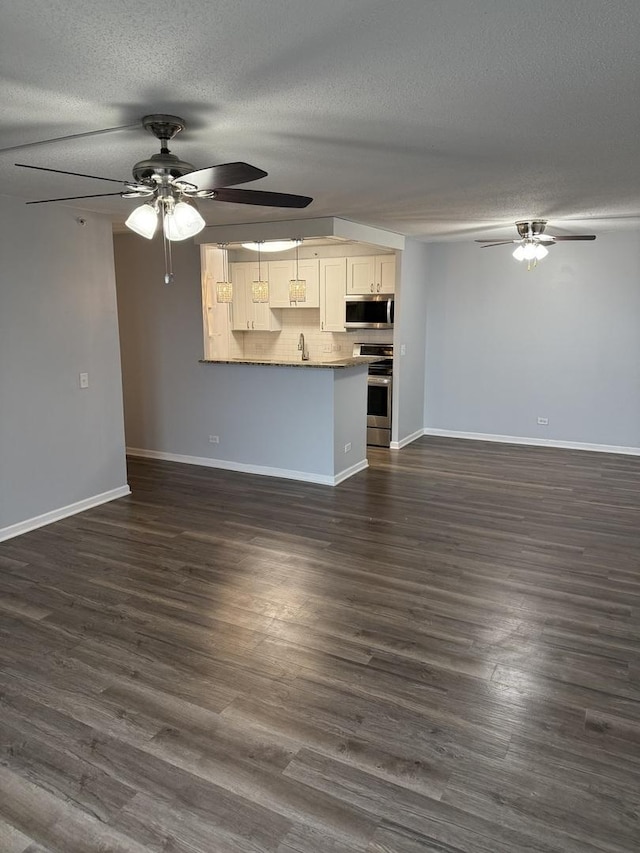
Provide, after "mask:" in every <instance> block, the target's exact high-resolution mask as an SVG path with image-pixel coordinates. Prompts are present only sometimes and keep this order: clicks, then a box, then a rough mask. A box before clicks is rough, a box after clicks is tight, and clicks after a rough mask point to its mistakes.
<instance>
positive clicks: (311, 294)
mask: <svg viewBox="0 0 640 853" xmlns="http://www.w3.org/2000/svg"><path fill="white" fill-rule="evenodd" d="M295 277H296V262H295V260H285V261H269V305H270V306H271V308H318V307H319V305H320V264H319V261H318V260H317V258H310V259H304V260H301V261H299V262H298V277H299V278H300V279H302V280H304V281H305V282H306V291H307V292H306V299H305V300H304V302H292V301H291V300H290V299H289V282H290V281H291V279H294V278H295Z"/></svg>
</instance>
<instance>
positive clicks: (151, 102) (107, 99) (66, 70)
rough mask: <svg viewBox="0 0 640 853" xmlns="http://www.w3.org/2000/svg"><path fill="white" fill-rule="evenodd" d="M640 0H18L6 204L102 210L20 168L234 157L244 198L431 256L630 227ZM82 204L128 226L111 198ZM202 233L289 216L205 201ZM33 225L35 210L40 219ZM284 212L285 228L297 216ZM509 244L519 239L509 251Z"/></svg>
mask: <svg viewBox="0 0 640 853" xmlns="http://www.w3.org/2000/svg"><path fill="white" fill-rule="evenodd" d="M639 41H640V3H639V2H638V0H615V2H610V3H605V2H602V0H562V2H558V0H553V2H549V0H538V2H536V3H530V2H526V3H525V2H522V0H482V2H478V0H398V2H396V3H393V2H389V0H383V2H378V0H349V2H348V3H347V2H344V0H314V2H310V0H269V2H265V0H189V2H179V1H178V0H171V1H170V2H168V0H154V2H146V0H137V2H123V0H110V2H108V3H105V2H103V0H25V2H22V3H15V4H11V5H9V4H8V3H3V4H2V11H1V12H0V68H1V71H0V74H1V77H2V79H1V83H0V85H1V87H2V100H1V103H2V123H1V126H0V149H7V148H9V147H10V146H24V145H25V143H31V142H35V141H38V140H42V139H50V138H52V137H61V136H68V135H72V134H82V133H87V132H89V131H94V130H98V129H102V128H114V127H119V126H122V125H131V124H134V125H136V126H135V127H129V128H128V129H120V130H114V131H112V132H110V133H104V134H98V135H87V136H83V137H79V138H76V139H70V140H66V141H58V142H51V143H49V144H46V145H33V146H26V147H20V148H19V149H16V150H2V151H0V178H1V180H2V192H3V193H4V194H6V195H10V196H15V197H17V198H22V199H38V198H48V197H56V196H70V195H76V194H81V193H91V192H113V191H114V190H117V189H118V188H117V186H115V185H113V184H108V183H105V182H101V181H93V180H89V179H86V178H75V177H68V176H64V175H55V174H46V173H38V172H31V171H30V170H25V169H18V168H16V167H15V166H14V163H15V162H23V163H30V164H33V165H39V166H48V167H50V168H54V169H67V170H72V171H77V172H88V173H92V174H96V175H102V176H105V177H112V178H118V179H120V178H121V179H123V180H125V179H128V178H129V177H130V172H131V167H132V165H133V163H134V162H136V161H137V160H140V159H143V158H145V157H148V156H149V155H150V154H152V153H155V152H156V151H157V150H158V147H157V141H156V140H155V139H154V138H153V137H152V136H150V135H149V134H147V133H146V132H145V131H143V130H142V129H141V128H140V127H139V124H138V123H139V120H140V118H141V117H142V116H143V115H145V114H146V113H152V112H154V113H155V112H158V113H173V114H177V115H179V116H182V117H183V118H184V119H185V120H186V121H187V124H188V127H187V129H186V130H185V131H184V132H183V133H182V134H180V135H179V136H178V137H177V138H176V139H175V140H174V141H173V143H172V145H171V149H172V151H173V152H174V153H176V154H178V156H180V157H181V158H182V159H184V160H187V161H189V162H191V163H193V164H194V165H195V166H196V168H203V167H205V166H210V165H213V164H216V163H224V162H229V161H235V160H244V161H247V162H249V163H252V164H254V165H256V166H258V167H260V168H263V169H265V170H266V171H267V172H268V173H269V176H268V177H267V178H264V179H263V180H261V181H258V182H257V183H255V184H251V185H247V188H255V189H265V190H276V191H280V192H292V193H301V194H304V195H311V196H313V197H314V203H313V204H312V205H311V206H310V207H309V208H307V209H306V210H305V211H302V213H301V215H302V216H313V217H318V216H327V215H335V216H340V217H344V218H349V219H355V220H358V221H361V222H365V223H370V224H372V225H377V226H381V227H384V228H388V229H390V230H393V231H398V232H401V233H403V234H408V235H414V236H417V237H420V238H424V239H444V238H456V239H461V238H467V239H469V238H473V237H477V236H482V235H485V234H487V235H491V236H500V235H501V234H502V233H504V226H505V224H507V223H513V222H514V221H515V220H516V219H522V218H529V217H543V218H546V219H549V220H550V222H551V223H552V224H553V225H555V226H556V228H555V230H556V232H557V233H562V232H563V231H567V230H568V229H570V228H573V229H577V230H579V231H580V230H581V231H591V230H596V231H597V229H606V230H610V229H612V228H617V227H628V226H630V225H634V226H635V225H638V224H640V167H639V150H638V148H639V146H638V139H639V138H640V109H639V108H638V95H639V94H640V52H639V51H638V43H639ZM77 206H78V207H81V208H83V209H86V210H95V211H101V212H107V213H109V214H111V216H112V218H113V220H114V222H122V221H123V220H124V219H125V218H126V216H127V215H128V213H129V211H130V210H131V209H132V207H133V206H134V202H132V201H124V200H121V199H119V198H115V199H113V198H107V199H87V200H86V201H85V202H78V203H77ZM200 207H201V211H202V213H203V215H204V216H205V218H206V219H207V222H208V223H209V224H222V223H233V222H251V221H258V220H260V219H289V218H292V217H291V212H290V211H282V210H277V209H267V208H262V207H254V206H238V205H232V204H223V203H219V202H218V203H216V202H211V201H210V202H203V203H202V204H201V205H200ZM31 209H32V210H37V209H38V208H31ZM296 215H297V214H296ZM510 236H511V235H510Z"/></svg>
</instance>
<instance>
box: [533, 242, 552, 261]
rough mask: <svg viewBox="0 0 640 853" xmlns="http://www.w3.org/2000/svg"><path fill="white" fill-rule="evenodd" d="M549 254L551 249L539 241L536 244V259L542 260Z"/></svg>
mask: <svg viewBox="0 0 640 853" xmlns="http://www.w3.org/2000/svg"><path fill="white" fill-rule="evenodd" d="M548 254H549V250H548V249H547V247H546V246H543V245H542V243H538V245H537V246H536V256H535V257H536V261H541V260H542V259H543V258H546V257H547V255H548Z"/></svg>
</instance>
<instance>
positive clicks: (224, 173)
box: [175, 163, 268, 190]
mask: <svg viewBox="0 0 640 853" xmlns="http://www.w3.org/2000/svg"><path fill="white" fill-rule="evenodd" d="M267 174H268V173H267V172H265V171H264V170H263V169H258V168H257V166H252V165H251V164H249V163H221V164H220V165H219V166H209V168H208V169H198V170H197V171H195V172H189V173H188V174H186V175H182V176H181V177H180V178H178V179H177V180H176V182H175V183H182V182H184V183H187V184H193V185H194V186H196V187H197V188H198V189H199V190H207V189H210V190H215V189H218V187H232V186H235V184H247V183H249V181H257V180H258V179H259V178H266V177H267Z"/></svg>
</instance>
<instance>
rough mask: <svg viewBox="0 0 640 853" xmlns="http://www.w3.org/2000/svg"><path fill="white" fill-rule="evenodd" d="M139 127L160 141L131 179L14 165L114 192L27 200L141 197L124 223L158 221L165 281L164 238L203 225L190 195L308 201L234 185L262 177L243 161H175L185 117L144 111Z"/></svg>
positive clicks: (135, 226)
mask: <svg viewBox="0 0 640 853" xmlns="http://www.w3.org/2000/svg"><path fill="white" fill-rule="evenodd" d="M142 126H143V127H144V129H145V130H148V131H149V132H150V133H152V134H153V135H154V136H155V137H156V138H157V139H158V140H159V141H160V152H159V153H157V154H152V155H151V157H149V158H148V159H146V160H140V161H139V162H138V163H136V164H135V165H134V167H133V169H132V174H133V180H132V181H129V180H117V179H116V178H104V177H101V176H99V175H87V174H84V173H82V172H68V171H64V170H63V169H49V168H46V167H45V166H32V165H29V164H27V163H16V164H15V165H16V166H19V167H21V168H24V169H36V170H39V171H42V172H55V173H57V174H61V175H73V176H75V177H81V178H91V179H93V180H98V181H109V182H110V183H116V184H120V185H121V189H120V191H119V192H113V193H91V194H90V195H78V196H66V197H64V198H46V199H41V200H39V201H28V202H27V204H49V203H51V202H56V201H75V200H78V199H84V198H100V197H105V196H118V195H119V196H121V197H122V198H125V199H129V198H139V199H142V200H143V202H142V204H141V205H140V206H139V207H136V208H135V210H134V211H133V212H132V213H131V215H130V216H129V218H128V219H127V220H126V222H125V225H126V226H127V227H128V228H130V229H131V230H132V231H135V232H136V233H137V234H140V235H141V236H142V237H146V238H147V239H149V240H150V239H151V238H152V237H153V236H154V234H155V233H156V230H157V227H158V221H159V220H160V221H161V223H162V233H163V239H164V246H165V265H166V274H165V282H166V283H167V284H168V283H170V282H171V281H173V272H172V270H171V248H170V242H172V241H176V240H186V239H188V238H189V237H193V236H194V235H195V234H198V233H199V232H200V231H201V230H202V229H203V228H204V226H205V221H204V219H203V218H202V216H201V215H200V213H199V211H198V209H197V206H196V204H195V200H196V199H198V200H213V201H223V202H230V203H232V204H256V205H262V206H264V207H288V208H303V207H307V205H309V204H311V202H312V201H313V199H312V198H310V197H309V196H303V195H292V194H290V193H276V192H266V191H261V190H246V189H237V188H236V185H237V184H246V183H250V182H251V181H257V180H259V179H260V178H265V177H266V176H267V172H265V171H264V170H263V169H258V168H257V167H256V166H251V165H250V164H249V163H241V162H238V163H222V164H220V165H217V166H209V167H208V168H205V169H194V167H193V166H192V165H191V163H187V162H185V161H184V160H181V159H180V158H179V157H177V156H176V155H175V154H172V153H171V152H170V151H169V148H168V143H169V141H170V140H171V139H173V138H174V137H175V136H176V135H177V134H178V133H180V131H182V130H184V128H185V126H186V123H185V121H184V120H183V119H181V118H178V116H172V115H163V114H153V115H147V116H144V117H143V119H142Z"/></svg>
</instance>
